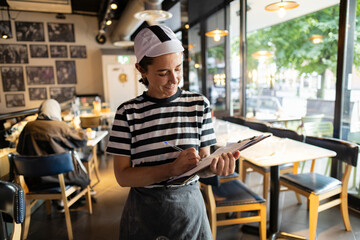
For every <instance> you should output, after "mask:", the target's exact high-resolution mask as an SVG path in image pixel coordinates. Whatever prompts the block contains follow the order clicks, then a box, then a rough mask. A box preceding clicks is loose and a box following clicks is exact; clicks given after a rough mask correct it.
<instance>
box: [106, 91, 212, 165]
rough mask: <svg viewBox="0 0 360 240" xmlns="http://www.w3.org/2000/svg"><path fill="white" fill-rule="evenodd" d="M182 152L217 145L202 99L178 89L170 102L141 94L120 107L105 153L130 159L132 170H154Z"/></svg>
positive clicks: (209, 115) (208, 108) (205, 100)
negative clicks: (180, 149)
mask: <svg viewBox="0 0 360 240" xmlns="http://www.w3.org/2000/svg"><path fill="white" fill-rule="evenodd" d="M165 141H166V142H168V143H170V144H172V145H175V146H178V147H180V148H182V149H187V148H190V147H194V148H195V149H197V150H199V149H200V148H202V147H206V146H211V145H214V144H215V143H216V138H215V133H214V129H213V126H212V121H211V109H210V103H209V101H208V99H207V98H205V97H204V96H202V95H200V94H198V93H193V92H189V91H184V90H180V89H178V91H177V93H176V94H175V95H173V96H171V97H170V98H166V99H155V98H151V97H149V96H147V95H146V93H145V92H144V94H142V95H140V96H138V97H136V98H134V99H132V100H129V101H127V102H125V103H123V104H121V105H120V106H119V108H118V110H117V112H116V115H115V119H114V124H113V127H112V130H111V132H110V138H109V143H108V145H107V150H106V151H107V153H110V154H114V155H122V156H129V157H130V159H131V163H132V166H133V167H135V166H155V165H159V164H164V163H169V162H172V161H174V160H175V159H176V157H177V156H178V155H179V152H178V151H177V150H175V149H173V148H172V147H169V146H168V145H166V144H165V143H164V142H165Z"/></svg>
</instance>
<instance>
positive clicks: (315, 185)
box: [280, 173, 341, 195]
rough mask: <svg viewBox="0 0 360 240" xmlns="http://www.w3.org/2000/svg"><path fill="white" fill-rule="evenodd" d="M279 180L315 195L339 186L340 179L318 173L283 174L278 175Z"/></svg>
mask: <svg viewBox="0 0 360 240" xmlns="http://www.w3.org/2000/svg"><path fill="white" fill-rule="evenodd" d="M280 181H284V182H287V183H290V184H293V185H295V186H296V187H298V188H300V189H302V190H304V191H306V192H309V193H311V192H313V193H315V194H316V195H319V194H322V193H325V192H328V191H330V190H332V189H334V188H337V187H340V186H341V181H339V180H338V179H336V178H332V177H328V176H324V175H322V174H318V173H301V174H284V175H281V176H280Z"/></svg>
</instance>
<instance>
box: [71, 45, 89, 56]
mask: <svg viewBox="0 0 360 240" xmlns="http://www.w3.org/2000/svg"><path fill="white" fill-rule="evenodd" d="M70 57H71V58H86V46H70Z"/></svg>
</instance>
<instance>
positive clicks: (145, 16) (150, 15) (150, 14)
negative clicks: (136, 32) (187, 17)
mask: <svg viewBox="0 0 360 240" xmlns="http://www.w3.org/2000/svg"><path fill="white" fill-rule="evenodd" d="M134 17H135V18H137V19H139V20H143V21H150V22H162V21H165V20H167V19H169V18H172V13H170V12H167V11H163V10H144V11H140V12H137V13H135V14H134Z"/></svg>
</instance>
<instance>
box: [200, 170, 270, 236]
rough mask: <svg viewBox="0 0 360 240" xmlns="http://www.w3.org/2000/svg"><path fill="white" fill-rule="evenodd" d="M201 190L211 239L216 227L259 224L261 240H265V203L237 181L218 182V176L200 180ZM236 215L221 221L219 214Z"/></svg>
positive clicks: (214, 234)
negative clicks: (249, 213)
mask: <svg viewBox="0 0 360 240" xmlns="http://www.w3.org/2000/svg"><path fill="white" fill-rule="evenodd" d="M200 182H201V185H200V187H201V190H202V193H203V196H204V201H205V205H206V209H207V213H208V217H209V222H210V227H211V232H212V235H213V239H214V240H215V239H216V228H217V227H218V226H226V225H234V224H243V223H251V222H259V224H260V227H259V235H260V239H261V240H265V239H266V201H265V200H264V199H263V198H262V197H260V196H258V195H257V194H256V193H254V192H252V191H251V190H250V189H249V188H248V187H247V186H246V185H245V184H243V183H242V182H241V181H239V180H232V181H228V182H225V183H221V184H220V182H219V178H218V176H215V177H211V178H208V179H200ZM250 211H251V212H252V213H253V212H256V215H252V216H247V217H246V216H243V217H242V216H241V213H245V212H250ZM228 213H236V216H235V217H234V218H232V219H221V218H219V217H220V216H219V217H218V215H220V214H228Z"/></svg>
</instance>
